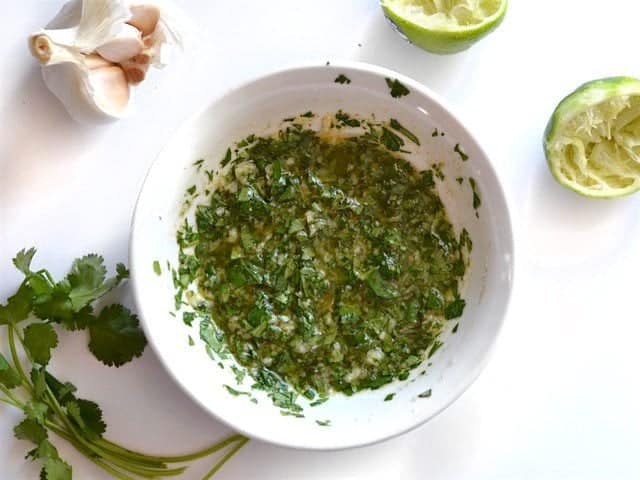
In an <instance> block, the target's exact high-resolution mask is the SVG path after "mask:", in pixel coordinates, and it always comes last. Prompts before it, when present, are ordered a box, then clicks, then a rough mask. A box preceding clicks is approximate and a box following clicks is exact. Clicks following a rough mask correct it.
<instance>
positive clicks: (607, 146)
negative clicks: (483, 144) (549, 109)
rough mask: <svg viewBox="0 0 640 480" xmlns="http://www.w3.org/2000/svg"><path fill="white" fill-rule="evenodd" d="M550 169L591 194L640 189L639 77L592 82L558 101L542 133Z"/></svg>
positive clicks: (569, 184) (562, 180) (609, 195)
mask: <svg viewBox="0 0 640 480" xmlns="http://www.w3.org/2000/svg"><path fill="white" fill-rule="evenodd" d="M544 149H545V154H546V156H547V161H548V162H549V168H550V169H551V172H552V173H553V175H554V177H556V179H557V180H558V181H559V182H560V183H561V184H562V185H564V186H565V187H568V188H570V189H572V190H575V191H576V192H578V193H580V194H582V195H585V196H587V197H597V198H614V197H621V196H623V195H629V194H631V193H634V192H637V191H638V190H640V80H637V79H635V78H628V77H615V78H605V79H602V80H595V81H593V82H589V83H586V84H584V85H583V86H581V87H580V88H578V89H577V90H576V91H575V92H573V93H572V94H570V95H569V96H568V97H566V98H565V99H564V100H562V101H561V102H560V104H559V105H558V107H557V108H556V110H555V112H553V115H552V116H551V119H550V120H549V124H548V125H547V129H546V132H545V137H544Z"/></svg>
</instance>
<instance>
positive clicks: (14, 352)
mask: <svg viewBox="0 0 640 480" xmlns="http://www.w3.org/2000/svg"><path fill="white" fill-rule="evenodd" d="M7 327H8V328H7V331H8V334H9V335H8V337H9V350H10V351H11V358H12V360H13V364H14V367H15V369H16V370H17V372H18V375H20V377H21V379H22V385H23V386H24V387H25V388H26V389H27V390H28V391H29V393H30V394H31V395H32V396H33V386H32V385H31V382H29V377H27V376H26V375H25V373H24V370H23V368H22V362H21V361H20V356H19V355H18V349H17V348H16V339H15V336H16V335H17V336H18V339H19V340H20V343H21V344H22V346H23V347H24V341H23V339H22V337H20V334H19V333H18V332H17V328H16V326H15V325H14V324H13V323H10V324H9V325H7ZM25 353H26V354H27V356H28V352H27V351H26V349H25Z"/></svg>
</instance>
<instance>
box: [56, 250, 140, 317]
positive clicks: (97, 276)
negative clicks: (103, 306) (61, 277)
mask: <svg viewBox="0 0 640 480" xmlns="http://www.w3.org/2000/svg"><path fill="white" fill-rule="evenodd" d="M125 270H126V269H125ZM121 273H122V274H124V271H122V268H120V272H118V273H117V274H116V276H115V277H113V278H110V279H108V280H106V281H105V278H106V275H107V269H106V268H105V266H104V259H103V258H102V257H101V256H99V255H95V254H90V255H85V256H84V257H82V258H78V259H76V260H75V261H74V262H73V265H72V267H71V272H70V273H69V275H67V281H68V282H69V285H70V286H71V290H70V292H69V299H70V301H71V306H72V308H73V311H75V312H77V311H79V310H81V309H82V308H83V307H85V306H86V305H89V304H90V303H91V302H93V301H94V300H97V299H98V298H100V297H101V296H103V295H104V294H105V293H107V292H109V291H110V290H112V289H113V288H115V287H116V286H117V285H118V284H119V283H120V281H121V280H122V278H124V277H122V276H121V275H120V274H121ZM127 274H128V272H127Z"/></svg>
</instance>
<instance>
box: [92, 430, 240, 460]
mask: <svg viewBox="0 0 640 480" xmlns="http://www.w3.org/2000/svg"><path fill="white" fill-rule="evenodd" d="M243 439H246V437H244V436H242V435H238V434H235V435H231V436H229V437H227V438H225V439H224V440H221V441H219V442H217V443H215V444H213V445H212V446H210V447H207V448H205V449H203V450H199V451H197V452H194V453H191V454H188V455H179V456H174V457H164V456H150V455H144V454H141V453H138V452H134V451H132V450H128V449H126V448H123V447H121V446H120V445H116V444H115V443H113V442H110V441H109V440H107V439H104V438H101V439H98V440H97V441H96V442H95V443H96V444H97V445H99V446H100V447H102V448H104V449H105V450H109V451H112V452H113V453H120V454H122V455H123V456H125V455H126V456H128V458H132V459H133V458H137V459H140V460H155V461H158V462H165V463H184V462H190V461H192V460H198V459H200V458H204V457H208V456H209V455H211V454H213V453H215V452H217V451H219V450H222V449H223V448H224V447H226V446H227V445H229V444H231V443H234V442H237V441H240V440H243Z"/></svg>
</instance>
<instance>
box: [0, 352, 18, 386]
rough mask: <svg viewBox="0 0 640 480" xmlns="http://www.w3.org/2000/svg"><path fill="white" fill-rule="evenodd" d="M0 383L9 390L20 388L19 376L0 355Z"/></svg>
mask: <svg viewBox="0 0 640 480" xmlns="http://www.w3.org/2000/svg"><path fill="white" fill-rule="evenodd" d="M0 383H1V384H2V385H4V386H5V387H7V388H9V389H11V388H16V387H18V386H20V384H21V383H22V382H21V381H20V375H18V372H16V371H15V370H14V369H13V367H12V366H11V365H10V364H9V362H7V359H6V358H4V357H3V356H2V354H1V353H0Z"/></svg>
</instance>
